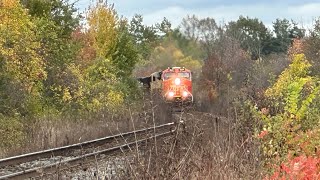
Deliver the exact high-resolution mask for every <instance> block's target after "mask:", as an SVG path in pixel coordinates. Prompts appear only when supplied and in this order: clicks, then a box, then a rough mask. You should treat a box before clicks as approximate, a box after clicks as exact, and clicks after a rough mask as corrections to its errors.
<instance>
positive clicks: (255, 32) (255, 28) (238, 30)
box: [227, 16, 271, 59]
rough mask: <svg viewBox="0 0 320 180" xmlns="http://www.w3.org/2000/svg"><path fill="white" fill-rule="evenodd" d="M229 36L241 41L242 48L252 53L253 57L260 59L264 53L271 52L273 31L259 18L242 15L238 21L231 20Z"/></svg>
mask: <svg viewBox="0 0 320 180" xmlns="http://www.w3.org/2000/svg"><path fill="white" fill-rule="evenodd" d="M227 34H228V36H230V37H232V38H235V39H236V40H238V41H239V42H240V43H241V48H243V49H244V50H245V51H248V52H249V53H250V54H251V57H252V59H258V58H259V57H261V55H262V54H268V53H270V52H269V51H268V45H269V42H268V41H270V39H271V33H270V32H269V31H268V29H267V28H266V26H265V25H264V24H263V23H262V22H261V21H260V20H259V19H257V18H254V19H251V18H249V17H243V16H240V17H239V19H238V20H237V21H235V22H234V21H231V22H229V24H228V25H227Z"/></svg>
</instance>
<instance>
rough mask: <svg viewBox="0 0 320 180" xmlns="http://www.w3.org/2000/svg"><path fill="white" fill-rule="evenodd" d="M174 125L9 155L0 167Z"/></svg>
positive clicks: (1, 161) (168, 124)
mask: <svg viewBox="0 0 320 180" xmlns="http://www.w3.org/2000/svg"><path fill="white" fill-rule="evenodd" d="M173 125H174V123H167V124H162V125H159V126H154V127H150V128H146V129H140V130H136V131H131V132H126V133H120V134H117V135H114V136H107V137H103V138H99V139H94V140H90V141H86V142H82V143H77V144H72V145H68V146H62V147H58V148H52V149H47V150H43V151H37V152H32V153H28V154H22V155H18V156H13V157H9V158H4V159H0V168H3V167H5V166H10V165H17V164H21V163H24V162H30V161H35V160H39V159H42V158H50V157H54V156H60V155H63V154H64V153H65V152H66V151H68V150H70V151H71V150H77V149H83V148H87V147H90V146H92V145H96V146H99V145H103V144H105V143H108V142H111V141H113V140H114V139H117V138H123V137H128V136H132V135H133V134H142V133H144V132H148V131H151V130H158V129H161V128H164V127H170V126H173Z"/></svg>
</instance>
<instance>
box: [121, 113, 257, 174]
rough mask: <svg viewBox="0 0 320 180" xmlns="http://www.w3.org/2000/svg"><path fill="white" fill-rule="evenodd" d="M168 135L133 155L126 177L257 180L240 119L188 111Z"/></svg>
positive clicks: (249, 139) (252, 151)
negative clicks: (177, 127) (173, 132)
mask: <svg viewBox="0 0 320 180" xmlns="http://www.w3.org/2000/svg"><path fill="white" fill-rule="evenodd" d="M176 119H177V120H183V121H184V122H185V126H183V125H182V124H181V127H180V128H179V129H180V130H179V131H177V132H176V134H175V135H174V136H172V137H170V138H165V139H163V140H158V141H157V142H156V143H153V144H152V145H150V146H148V147H147V148H146V149H140V150H141V151H139V154H137V153H136V155H135V156H134V157H135V158H134V163H132V164H130V166H128V169H129V170H128V174H127V175H128V176H129V177H130V179H259V170H260V169H259V168H260V164H259V153H258V151H257V145H256V144H255V142H254V140H253V138H252V137H251V135H250V134H251V133H250V132H243V131H239V130H238V127H239V126H240V125H241V123H240V122H237V121H232V120H228V119H226V118H218V117H215V116H213V115H211V114H206V113H199V112H190V113H185V114H180V115H177V116H176Z"/></svg>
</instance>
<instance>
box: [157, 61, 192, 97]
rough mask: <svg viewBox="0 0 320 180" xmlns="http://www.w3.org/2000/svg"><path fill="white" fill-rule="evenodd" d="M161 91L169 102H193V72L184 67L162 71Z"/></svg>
mask: <svg viewBox="0 0 320 180" xmlns="http://www.w3.org/2000/svg"><path fill="white" fill-rule="evenodd" d="M161 89H162V96H163V97H164V99H165V100H166V101H167V102H187V103H190V102H193V95H192V77H191V71H190V70H188V69H186V68H184V67H183V68H180V67H172V68H168V69H166V70H164V71H162V88H161Z"/></svg>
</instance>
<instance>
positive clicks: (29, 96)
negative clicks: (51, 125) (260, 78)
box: [0, 0, 47, 115]
mask: <svg viewBox="0 0 320 180" xmlns="http://www.w3.org/2000/svg"><path fill="white" fill-rule="evenodd" d="M35 31H36V26H35V24H34V23H33V22H32V21H31V19H30V17H29V16H28V14H27V10H26V9H24V8H23V7H22V6H21V4H20V3H19V1H17V0H4V1H2V4H1V8H0V44H1V46H0V69H1V71H0V101H1V103H0V104H1V105H0V106H1V108H0V109H1V110H0V113H2V114H7V115H13V113H18V114H22V115H27V114H33V113H35V112H34V111H38V110H39V109H32V108H35V106H32V104H34V103H35V104H36V103H39V102H37V100H39V99H40V95H41V88H42V81H43V80H45V79H46V76H47V73H46V72H45V70H44V66H45V62H44V61H43V59H42V57H41V56H40V54H39V50H40V42H39V41H38V40H37V37H36V36H35V34H34V32H35ZM33 110H34V111H33Z"/></svg>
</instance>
